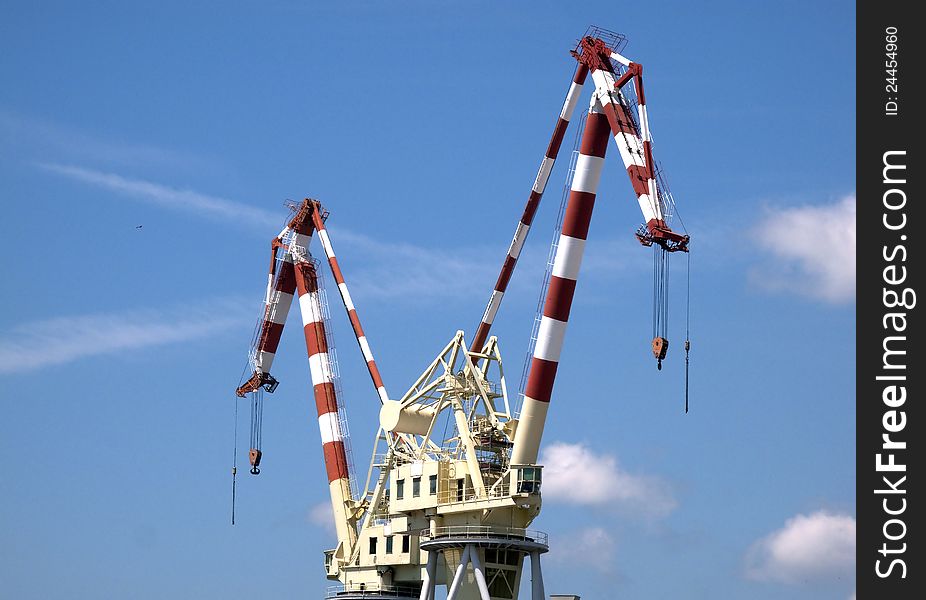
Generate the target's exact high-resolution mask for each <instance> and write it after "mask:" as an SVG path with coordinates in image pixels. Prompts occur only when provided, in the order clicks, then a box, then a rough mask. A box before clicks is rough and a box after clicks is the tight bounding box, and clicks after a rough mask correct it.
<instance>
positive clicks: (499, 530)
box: [419, 525, 549, 546]
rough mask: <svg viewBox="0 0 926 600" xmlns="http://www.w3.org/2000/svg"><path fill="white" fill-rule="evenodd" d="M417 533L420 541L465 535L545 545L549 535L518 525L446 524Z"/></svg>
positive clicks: (467, 536) (466, 536)
mask: <svg viewBox="0 0 926 600" xmlns="http://www.w3.org/2000/svg"><path fill="white" fill-rule="evenodd" d="M419 535H420V537H421V540H422V541H426V540H436V539H440V538H456V537H465V538H482V539H499V538H502V539H506V540H519V541H527V542H537V543H538V544H543V545H545V546H546V545H548V542H549V536H548V535H547V534H546V532H543V531H537V530H534V529H521V528H519V527H497V526H494V525H448V526H446V527H438V528H436V529H435V530H434V531H433V532H432V531H431V530H430V529H423V530H422V531H421V533H420V534H419Z"/></svg>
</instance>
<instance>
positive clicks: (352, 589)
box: [325, 583, 421, 598]
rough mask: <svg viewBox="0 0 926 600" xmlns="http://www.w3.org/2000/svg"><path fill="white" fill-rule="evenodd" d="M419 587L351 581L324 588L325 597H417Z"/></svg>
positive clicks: (419, 591)
mask: <svg viewBox="0 0 926 600" xmlns="http://www.w3.org/2000/svg"><path fill="white" fill-rule="evenodd" d="M420 593H421V588H415V587H412V586H407V585H385V584H380V583H365V584H364V583H352V584H349V585H332V586H328V588H327V590H325V598H338V597H339V596H345V595H350V596H351V597H353V598H357V597H360V598H363V597H364V596H365V595H369V596H371V597H372V596H395V597H397V598H417V597H418V595H419V594H420Z"/></svg>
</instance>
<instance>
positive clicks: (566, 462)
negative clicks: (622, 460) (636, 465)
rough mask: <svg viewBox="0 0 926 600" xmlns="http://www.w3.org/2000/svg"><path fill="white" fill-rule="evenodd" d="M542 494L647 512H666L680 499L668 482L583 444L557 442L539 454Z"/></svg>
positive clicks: (564, 499)
mask: <svg viewBox="0 0 926 600" xmlns="http://www.w3.org/2000/svg"><path fill="white" fill-rule="evenodd" d="M540 463H541V464H542V465H543V495H544V498H545V499H547V500H551V501H560V502H566V503H571V504H586V505H608V506H611V507H618V508H623V509H626V510H631V511H633V512H637V513H641V514H645V515H648V516H664V515H667V514H668V513H670V512H672V511H673V510H674V509H675V507H676V506H677V504H678V503H677V502H676V500H675V498H674V497H673V495H672V491H671V489H670V486H669V485H668V483H666V482H665V481H664V480H662V479H660V478H658V477H653V476H649V475H635V474H632V473H628V472H627V471H625V470H623V469H622V468H621V467H620V466H619V465H618V462H617V458H616V457H614V456H612V455H609V454H595V453H594V452H593V451H592V450H590V449H589V448H587V447H586V446H585V445H583V444H568V443H565V442H554V443H552V444H550V445H548V446H547V447H546V448H545V449H544V451H543V454H542V456H541V458H540Z"/></svg>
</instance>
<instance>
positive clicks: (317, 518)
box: [306, 502, 334, 533]
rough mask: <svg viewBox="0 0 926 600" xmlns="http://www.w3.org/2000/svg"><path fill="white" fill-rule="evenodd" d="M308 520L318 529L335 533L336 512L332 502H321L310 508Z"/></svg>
mask: <svg viewBox="0 0 926 600" xmlns="http://www.w3.org/2000/svg"><path fill="white" fill-rule="evenodd" d="M306 520H307V521H308V522H309V523H311V524H312V525H315V526H317V527H321V528H322V529H325V530H326V531H329V532H332V533H333V532H334V510H333V509H332V508H331V503H330V502H319V503H318V504H313V505H312V506H310V507H309V510H308V512H307V513H306Z"/></svg>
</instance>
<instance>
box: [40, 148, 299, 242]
mask: <svg viewBox="0 0 926 600" xmlns="http://www.w3.org/2000/svg"><path fill="white" fill-rule="evenodd" d="M37 166H39V167H40V168H42V169H45V170H46V171H50V172H52V173H56V174H58V175H62V176H64V177H68V178H70V179H73V180H76V181H80V182H82V183H86V184H89V185H93V186H96V187H99V188H103V189H106V190H109V191H111V192H115V193H118V194H122V195H125V196H129V197H131V198H135V199H137V200H142V201H145V202H148V203H150V204H154V205H156V206H159V207H161V208H165V209H168V210H174V211H182V212H192V213H196V214H199V215H201V216H204V217H210V218H218V219H224V220H228V221H233V222H236V223H246V224H248V225H259V226H266V227H269V228H271V229H273V228H274V227H277V226H279V225H281V223H282V221H283V219H282V218H281V216H280V215H278V214H275V213H272V212H270V211H267V210H264V209H261V208H256V207H254V206H250V205H247V204H243V203H241V202H235V201H233V200H226V199H225V198H219V197H217V196H210V195H208V194H203V193H200V192H195V191H193V190H188V189H178V188H175V187H171V186H167V185H163V184H160V183H154V182H151V181H146V180H144V179H134V178H131V177H124V176H122V175H117V174H115V173H105V172H102V171H96V170H94V169H87V168H84V167H77V166H74V165H62V164H57V163H38V165H37ZM274 233H276V232H274Z"/></svg>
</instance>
